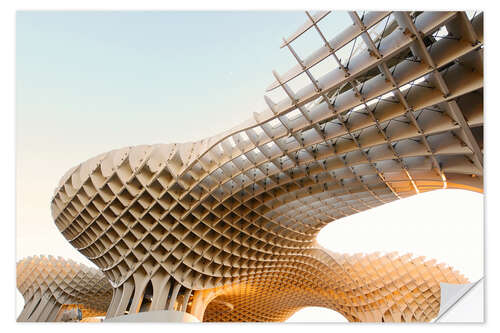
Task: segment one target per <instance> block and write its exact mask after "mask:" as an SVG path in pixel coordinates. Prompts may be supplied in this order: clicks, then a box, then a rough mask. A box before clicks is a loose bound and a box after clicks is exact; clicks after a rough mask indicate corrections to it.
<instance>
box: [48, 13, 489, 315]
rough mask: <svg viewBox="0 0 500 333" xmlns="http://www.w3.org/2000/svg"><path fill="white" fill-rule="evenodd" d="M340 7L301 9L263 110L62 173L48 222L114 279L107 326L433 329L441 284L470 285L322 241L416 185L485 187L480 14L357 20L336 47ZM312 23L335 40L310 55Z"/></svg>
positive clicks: (416, 263)
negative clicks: (138, 318)
mask: <svg viewBox="0 0 500 333" xmlns="http://www.w3.org/2000/svg"><path fill="white" fill-rule="evenodd" d="M328 14H329V12H319V13H316V14H309V13H308V12H306V15H307V22H306V23H305V24H304V25H303V26H302V27H300V28H299V30H298V31H297V32H296V33H294V34H293V35H292V36H291V37H290V38H288V39H285V40H284V43H283V45H282V47H287V48H288V49H289V50H290V51H291V53H292V55H293V56H294V57H295V58H296V59H297V61H298V65H297V66H296V67H294V68H292V69H291V70H290V71H289V72H287V73H285V74H283V75H279V74H278V73H276V72H273V73H274V76H275V79H276V81H275V82H274V83H273V84H272V85H271V86H270V87H269V88H268V91H273V90H275V89H282V90H283V91H284V93H285V96H286V97H285V98H284V99H283V100H280V101H273V100H272V99H271V98H270V97H268V96H265V100H266V102H267V105H268V109H267V110H265V111H263V112H260V113H254V114H253V117H252V118H250V119H248V120H246V121H244V122H243V123H241V124H240V125H238V126H236V127H235V128H232V129H230V130H228V131H225V132H223V133H221V134H219V135H216V136H213V137H210V138H207V139H204V140H201V141H197V142H189V143H173V144H157V145H142V146H136V147H126V148H122V149H116V150H113V151H110V152H107V153H103V154H101V155H99V156H96V157H94V158H92V159H90V160H88V161H86V162H83V163H81V164H80V165H78V166H76V167H74V168H72V169H71V170H69V171H68V172H67V173H66V175H64V177H63V178H62V179H61V181H60V184H59V186H58V187H57V188H56V190H55V194H54V197H53V200H52V204H51V208H52V215H53V217H54V220H55V223H56V225H57V227H58V228H59V230H60V231H61V232H62V234H63V235H64V237H65V238H66V239H67V240H68V241H69V242H70V243H71V244H72V245H73V246H74V247H75V248H76V249H78V251H80V252H81V253H82V254H84V255H85V256H87V257H88V258H89V259H90V260H91V261H92V262H94V263H95V264H96V265H97V266H98V267H99V268H100V269H101V270H102V271H103V272H104V274H105V275H106V276H107V277H108V279H109V280H110V281H111V284H112V285H113V287H114V294H113V300H112V302H111V304H110V307H109V309H108V313H107V316H108V317H114V316H120V315H124V314H127V313H136V312H141V311H156V310H177V311H187V312H189V313H192V314H195V315H196V316H197V317H198V318H199V319H200V320H201V319H203V318H205V320H223V321H224V320H264V321H280V320H284V319H286V318H288V317H289V316H290V315H291V314H292V313H293V312H294V311H296V310H298V309H299V308H301V307H303V306H309V305H319V306H326V307H330V308H333V309H335V310H337V311H339V312H340V313H342V314H344V315H345V316H346V318H348V319H349V320H352V321H381V320H384V321H401V320H403V321H413V320H416V321H427V320H430V319H431V318H432V317H433V316H435V315H436V314H437V311H438V309H439V290H438V289H439V282H448V283H464V282H465V281H466V279H465V278H463V277H461V276H460V275H458V273H453V272H452V271H451V270H450V269H449V268H446V269H444V268H443V266H440V265H435V264H433V263H432V262H431V263H429V262H423V261H422V260H421V259H410V258H408V257H405V256H403V257H400V258H396V257H394V256H380V257H379V256H377V255H375V256H373V255H367V256H344V255H337V254H328V255H327V254H326V252H325V250H324V249H323V248H321V247H320V246H319V245H317V243H316V242H315V237H316V235H317V233H318V232H319V231H320V230H321V228H322V227H323V226H325V225H326V224H327V223H329V222H331V221H335V220H337V219H340V218H342V217H345V216H349V215H352V214H355V213H357V212H360V211H364V210H367V209H370V208H373V207H376V206H379V205H382V204H385V203H388V202H391V201H394V200H397V199H400V198H404V197H408V196H411V195H415V194H418V193H421V192H425V191H430V190H435V189H443V188H461V189H469V190H475V191H482V186H483V185H482V180H483V178H482V175H483V152H482V148H483V136H482V130H483V15H482V13H479V14H477V15H474V16H473V17H471V18H469V17H468V16H467V15H466V13H464V12H411V13H410V12H367V13H363V14H362V15H360V14H358V13H356V12H350V13H349V15H350V17H351V19H352V25H350V26H348V27H347V28H346V29H345V30H344V31H342V32H341V33H340V34H338V35H336V36H334V37H333V38H331V39H329V38H328V37H327V36H325V34H324V32H323V31H322V29H321V27H320V26H321V22H320V21H322V20H324V19H325V18H326V17H327V16H328ZM378 27H383V30H380V31H379V30H377V31H373V29H379V28H378ZM314 31H316V33H318V35H319V36H320V38H321V39H322V40H323V42H324V45H323V46H322V47H320V48H319V49H318V50H317V51H315V52H313V53H312V54H311V55H309V56H308V57H306V58H303V59H302V58H301V57H300V55H298V54H297V52H296V51H295V50H294V48H293V44H294V41H295V40H297V39H298V38H301V36H304V35H305V34H306V33H311V32H314ZM359 43H363V45H364V46H362V47H359V45H360V44H359ZM356 44H357V45H358V47H357V48H356ZM351 47H352V49H351V52H344V51H345V50H346V48H347V50H349V49H350V48H351ZM355 49H356V50H357V51H356V52H354V51H353V50H355ZM339 54H347V55H348V56H347V57H344V58H343V59H341V57H340V56H339ZM327 60H330V61H334V62H335V63H336V65H335V66H332V67H331V68H329V69H328V71H327V72H326V73H324V74H323V75H321V76H318V77H316V76H315V75H314V69H315V66H317V65H318V64H320V63H322V62H323V61H327ZM300 76H302V77H306V78H307V79H308V80H309V82H308V83H306V84H305V85H304V87H303V88H301V89H299V90H298V91H292V89H291V88H290V85H289V84H290V83H291V82H292V81H293V80H295V79H298V78H299V77H300ZM391 265H392V266H391ZM389 266H391V267H395V268H394V269H393V270H391V269H390V268H388V267H389ZM377 267H382V268H380V269H381V270H382V271H379V268H377ZM384 270H385V271H387V272H388V273H384V272H385V271H384ZM297 286H301V289H300V290H299V289H298V288H297ZM280 288H281V289H283V290H281V289H280ZM292 290H294V291H295V293H292V292H291V291H292ZM292 294H296V295H298V296H297V297H294V296H293V295H292ZM214 295H215V296H216V297H215V296H214ZM214 297H215V298H214ZM209 300H213V301H214V302H215V303H213V304H212V305H211V304H210V303H207V302H208V301H209ZM259 300H260V301H259ZM262 302H264V303H262ZM256 304H260V306H258V307H257V306H256Z"/></svg>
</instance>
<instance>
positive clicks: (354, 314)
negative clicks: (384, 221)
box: [203, 250, 468, 322]
mask: <svg viewBox="0 0 500 333" xmlns="http://www.w3.org/2000/svg"><path fill="white" fill-rule="evenodd" d="M320 251H321V252H322V253H319V254H318V255H317V256H318V257H322V258H324V262H325V264H326V266H320V267H318V268H317V269H315V270H314V271H313V272H312V273H313V274H314V275H316V276H320V277H321V279H322V280H323V281H326V282H327V285H328V286H327V287H326V288H318V287H317V286H315V285H314V284H313V283H311V280H309V279H304V278H303V277H302V276H301V275H300V274H293V273H291V272H286V273H285V272H275V273H271V274H265V275H258V276H254V277H252V279H250V280H247V281H245V282H242V283H238V284H234V285H231V286H230V287H226V288H223V287H222V288H215V289H213V290H210V291H207V292H208V293H209V295H210V297H208V298H206V302H207V304H208V305H207V306H206V309H205V312H204V315H203V321H207V322H211V321H217V322H220V321H222V322H225V321H231V322H234V321H252V322H255V321H257V322H271V321H272V322H274V321H277V322H280V321H285V320H287V319H288V318H289V317H290V316H291V315H292V314H294V313H295V312H296V311H298V310H300V309H301V308H303V307H306V306H321V307H326V308H330V309H333V310H335V311H338V312H339V313H341V314H342V315H343V316H345V318H346V319H348V320H349V321H351V322H384V321H385V322H422V321H430V320H431V319H433V318H435V317H436V316H437V314H438V313H439V305H440V290H441V289H440V284H439V283H440V282H446V281H449V283H468V280H467V279H466V278H464V277H463V276H462V275H461V274H459V273H458V272H457V271H454V270H452V269H451V268H450V267H447V266H446V265H444V264H436V261H435V260H425V259H424V258H423V257H413V256H412V255H410V254H407V255H403V256H397V254H396V253H389V254H386V255H381V254H379V253H374V254H369V255H363V254H356V255H344V254H336V253H331V252H328V251H326V250H320ZM325 254H326V255H325ZM328 257H330V258H328ZM321 268H329V269H328V270H322V269H321ZM339 271H340V272H339Z"/></svg>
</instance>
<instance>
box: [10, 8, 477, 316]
mask: <svg viewBox="0 0 500 333" xmlns="http://www.w3.org/2000/svg"><path fill="white" fill-rule="evenodd" d="M327 19H328V20H325V21H324V22H323V23H322V25H323V26H322V28H323V29H324V30H325V32H326V33H327V35H328V36H330V37H331V36H333V35H334V33H335V31H337V32H338V31H340V30H341V29H342V28H343V27H345V26H346V24H350V21H349V18H348V16H347V14H346V13H344V12H337V13H334V14H330V15H329V16H328V17H327ZM305 20H306V16H305V14H304V13H303V12H293V11H288V12H287V11H276V12H258V11H257V12H64V11H60V12H50V11H48V12H18V14H17V17H16V75H17V80H16V116H17V119H16V149H17V156H16V172H17V178H16V181H17V189H16V190H17V191H16V196H17V197H16V199H17V207H16V214H17V225H16V229H17V242H16V258H17V259H21V258H23V257H26V256H29V255H36V254H52V255H56V256H63V257H65V258H71V259H74V260H75V261H78V262H82V263H85V264H88V265H93V264H92V263H91V262H90V261H88V260H87V259H86V258H85V257H84V256H82V255H81V254H79V253H78V252H77V251H76V250H75V249H74V248H73V247H71V246H70V245H69V243H68V242H67V241H66V240H65V239H64V238H63V236H62V235H61V234H60V233H59V231H58V230H57V228H56V226H55V225H54V223H53V220H52V217H51V214H50V200H51V197H52V194H53V191H54V188H55V187H56V186H57V184H58V181H59V179H60V178H61V177H62V176H63V175H64V173H65V172H66V171H67V170H68V169H69V168H71V167H73V166H75V165H77V164H79V163H80V162H83V161H85V160H87V159H88V158H90V157H93V156H95V155H97V154H99V153H102V152H105V151H109V150H112V149H115V148H120V147H123V146H128V145H138V144H153V143H168V142H185V141H194V140H198V139H201V138H203V137H208V136H211V135H215V134H217V133H219V132H221V131H223V130H225V129H228V128H230V127H233V126H234V125H236V124H238V123H239V122H241V121H242V120H244V119H246V118H248V117H250V116H251V115H252V112H255V111H262V110H263V108H264V107H265V106H264V105H265V103H264V102H263V98H262V96H263V94H264V89H265V88H266V87H267V86H268V85H269V84H270V83H271V82H272V81H273V76H272V73H271V71H272V70H273V69H276V70H277V71H278V72H279V73H284V72H285V71H286V70H287V69H289V68H290V67H291V66H293V65H294V64H295V60H294V59H293V58H292V57H291V55H290V54H289V52H288V50H286V49H280V48H279V46H280V44H281V38H282V37H284V36H288V35H290V34H291V33H293V32H294V31H295V30H296V29H297V27H299V26H300V25H301V24H302V23H304V22H305ZM307 37H308V38H305V39H304V41H303V42H301V43H300V44H299V45H296V49H297V52H298V53H299V54H300V55H301V56H303V57H304V56H306V55H307V54H308V53H307V52H306V51H307V50H309V52H310V51H312V50H314V49H316V48H318V47H320V46H321V43H320V41H319V38H318V36H316V35H313V34H312V35H310V36H309V35H308V36H307ZM272 97H274V96H272ZM482 205H483V197H482V195H480V194H477V193H469V192H464V191H458V190H453V191H451V190H450V191H448V192H441V191H437V192H434V193H426V194H423V195H421V196H419V197H414V198H409V199H405V200H402V201H400V202H395V203H391V204H388V205H386V206H384V207H379V208H375V209H373V210H370V211H369V212H364V213H360V214H357V215H355V216H352V217H349V218H345V219H343V220H341V221H337V222H335V223H332V224H330V225H328V226H327V227H325V229H324V230H323V231H322V232H321V234H320V235H319V237H318V239H319V241H320V243H321V244H323V245H324V246H326V247H328V248H329V249H331V250H332V251H336V252H348V253H354V252H373V251H377V250H378V251H393V250H398V251H402V252H413V253H415V254H417V255H425V256H429V257H433V258H436V259H438V260H439V261H443V262H446V263H447V264H450V265H453V266H454V267H455V268H457V269H460V270H461V271H462V272H463V273H464V274H465V275H466V276H467V277H469V279H471V280H476V279H478V278H480V277H481V276H482V261H483V256H482V254H483V252H482V250H483V245H482V242H483V239H482V235H483V233H482V232H483V228H482V218H483V214H482ZM22 305H23V301H22V298H20V297H18V300H17V309H18V312H19V311H20V309H21V308H22ZM329 314H330V316H332V317H328V316H329ZM336 316H338V314H336V313H333V312H332V311H330V310H325V309H321V310H319V309H305V310H303V311H301V312H299V313H297V314H296V315H294V316H293V318H291V320H292V321H293V320H295V321H320V320H321V319H320V317H321V318H323V319H324V320H332V321H337V320H338V318H337V317H336ZM308 318H309V319H308ZM325 318H327V319H325ZM340 321H343V318H340Z"/></svg>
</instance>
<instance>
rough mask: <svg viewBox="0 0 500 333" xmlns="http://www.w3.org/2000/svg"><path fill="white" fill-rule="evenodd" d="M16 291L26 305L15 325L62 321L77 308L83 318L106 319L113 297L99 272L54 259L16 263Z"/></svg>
mask: <svg viewBox="0 0 500 333" xmlns="http://www.w3.org/2000/svg"><path fill="white" fill-rule="evenodd" d="M17 288H18V289H19V292H20V293H21V294H22V295H23V297H24V302H25V304H24V308H23V311H22V312H21V314H20V315H19V317H18V318H17V321H31V322H33V321H35V322H45V321H61V320H62V319H63V318H62V317H63V315H64V313H65V312H67V311H68V310H71V309H76V308H78V309H80V311H81V313H82V317H83V318H87V317H95V316H105V315H106V310H107V308H108V306H109V303H110V301H111V297H112V287H111V285H110V284H109V281H108V280H107V279H106V277H105V276H104V274H103V273H102V272H101V271H99V270H98V269H95V268H89V267H87V266H85V265H82V264H78V263H76V262H74V261H72V260H67V259H63V258H60V257H58V258H56V257H53V256H48V257H45V256H33V257H27V258H25V259H22V260H21V261H19V262H18V263H17Z"/></svg>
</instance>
